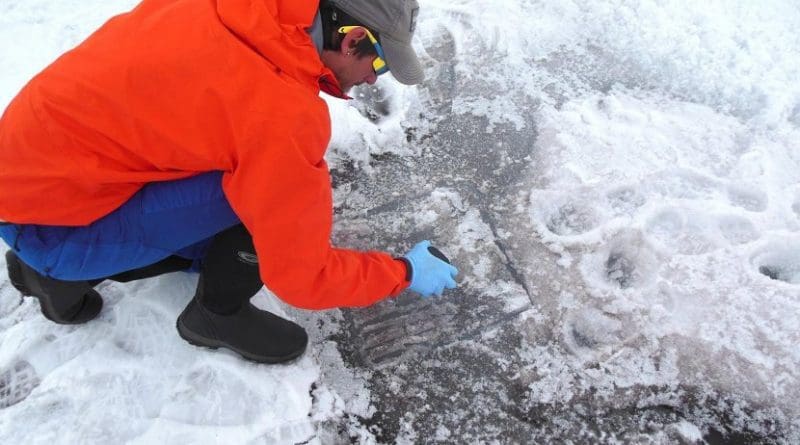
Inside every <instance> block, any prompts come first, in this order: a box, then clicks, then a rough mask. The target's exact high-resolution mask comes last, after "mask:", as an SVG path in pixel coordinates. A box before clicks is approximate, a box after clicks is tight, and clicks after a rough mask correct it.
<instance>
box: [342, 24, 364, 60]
mask: <svg viewBox="0 0 800 445" xmlns="http://www.w3.org/2000/svg"><path fill="white" fill-rule="evenodd" d="M366 37H367V32H366V31H364V28H361V27H358V28H353V29H351V30H350V31H349V32H348V33H347V34H345V35H344V38H343V39H342V48H341V53H342V54H343V55H347V56H349V55H350V54H352V53H353V51H354V50H355V49H356V46H358V43H359V42H361V40H363V39H365V38H366Z"/></svg>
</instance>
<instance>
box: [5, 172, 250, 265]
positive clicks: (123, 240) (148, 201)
mask: <svg viewBox="0 0 800 445" xmlns="http://www.w3.org/2000/svg"><path fill="white" fill-rule="evenodd" d="M237 224H240V221H239V218H238V217H237V216H236V214H235V213H234V212H233V209H231V207H230V205H229V204H228V200H227V199H226V198H225V195H224V194H223V192H222V173H221V172H210V173H204V174H201V175H198V176H193V177H191V178H187V179H181V180H177V181H168V182H154V183H150V184H148V185H146V186H144V187H143V188H142V189H141V190H139V192H137V193H136V194H135V195H133V196H132V197H131V199H129V200H128V201H127V202H125V203H124V204H123V205H122V206H120V207H119V208H118V209H116V210H114V211H113V212H111V213H109V214H108V215H106V216H104V217H102V218H100V219H98V220H97V221H95V222H93V223H91V224H89V225H87V226H80V227H68V226H45V225H37V224H16V225H15V224H8V225H2V226H0V238H3V240H5V242H6V243H7V244H8V245H9V246H12V248H13V249H14V250H15V251H16V252H17V255H18V256H19V257H20V258H21V259H22V260H23V261H24V262H25V263H26V264H28V265H29V266H31V267H32V268H34V269H36V270H37V271H38V272H39V273H42V274H44V275H47V276H49V277H51V278H56V279H60V280H74V281H78V280H94V279H99V278H105V277H108V276H111V275H115V274H117V273H121V272H126V271H129V270H134V269H139V268H142V267H145V266H148V265H150V264H153V263H156V262H158V261H160V260H162V259H164V258H167V257H169V256H172V255H177V256H180V257H183V258H188V259H201V258H203V257H204V256H205V252H206V250H207V248H208V245H209V244H210V242H211V240H212V239H213V237H214V235H216V234H217V233H219V232H221V231H223V230H225V229H227V228H229V227H232V226H234V225H237Z"/></svg>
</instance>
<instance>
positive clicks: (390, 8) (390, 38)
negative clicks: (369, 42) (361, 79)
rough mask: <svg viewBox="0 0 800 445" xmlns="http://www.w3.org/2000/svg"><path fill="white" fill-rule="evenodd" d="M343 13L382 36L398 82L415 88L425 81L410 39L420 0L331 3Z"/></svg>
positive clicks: (388, 60)
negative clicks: (418, 0)
mask: <svg viewBox="0 0 800 445" xmlns="http://www.w3.org/2000/svg"><path fill="white" fill-rule="evenodd" d="M331 3H333V4H334V5H336V7H337V8H340V9H341V10H342V11H344V12H346V13H348V14H350V15H351V16H352V17H353V18H355V19H356V20H359V21H361V22H362V23H363V24H364V25H366V26H367V27H369V28H370V29H371V30H373V31H377V32H378V34H379V35H380V36H379V37H378V40H379V41H380V44H381V47H382V48H383V52H384V53H385V55H386V64H387V65H388V66H389V71H390V72H391V73H392V75H393V76H394V78H395V79H397V80H398V81H399V82H400V83H404V84H406V85H415V84H418V83H420V82H422V80H423V79H424V78H425V73H424V72H423V71H422V65H421V64H420V63H419V59H418V58H417V53H416V52H414V48H413V47H412V46H411V38H412V37H413V35H414V30H415V29H416V27H417V14H419V3H418V2H417V0H332V1H331Z"/></svg>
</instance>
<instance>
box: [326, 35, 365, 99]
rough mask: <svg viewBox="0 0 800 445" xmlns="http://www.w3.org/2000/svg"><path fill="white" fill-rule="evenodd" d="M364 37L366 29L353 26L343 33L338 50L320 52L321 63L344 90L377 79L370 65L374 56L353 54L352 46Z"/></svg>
mask: <svg viewBox="0 0 800 445" xmlns="http://www.w3.org/2000/svg"><path fill="white" fill-rule="evenodd" d="M365 38H367V33H366V31H364V29H363V28H355V29H353V30H351V31H349V32H348V33H347V34H345V36H344V38H343V39H342V47H341V49H340V50H339V51H328V50H325V51H323V52H322V63H324V64H325V66H327V67H328V68H330V70H331V71H333V75H334V76H336V80H337V81H338V82H339V86H341V87H342V91H344V92H347V91H349V90H350V89H351V88H353V87H354V86H357V85H361V84H363V83H366V84H369V85H372V84H373V83H375V81H376V80H378V75H377V74H375V70H374V69H373V67H372V60H373V59H374V58H375V56H371V55H367V56H358V55H355V54H353V48H355V46H356V44H357V43H358V42H359V41H361V40H362V39H365Z"/></svg>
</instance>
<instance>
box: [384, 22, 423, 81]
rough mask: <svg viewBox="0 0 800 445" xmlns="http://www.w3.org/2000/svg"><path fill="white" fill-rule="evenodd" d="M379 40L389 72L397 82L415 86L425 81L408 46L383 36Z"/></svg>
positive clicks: (419, 66) (416, 59)
mask: <svg viewBox="0 0 800 445" xmlns="http://www.w3.org/2000/svg"><path fill="white" fill-rule="evenodd" d="M380 39H381V47H383V52H384V54H386V64H387V65H388V66H389V72H391V73H392V76H394V78H395V79H397V81H398V82H400V83H402V84H405V85H416V84H418V83H421V82H422V81H423V80H425V72H424V71H423V70H422V65H421V64H420V63H419V59H418V58H417V53H416V52H415V51H414V48H412V47H411V45H410V44H408V43H403V42H400V41H397V40H394V39H392V38H391V37H389V36H387V35H385V34H384V35H381V37H380Z"/></svg>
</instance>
